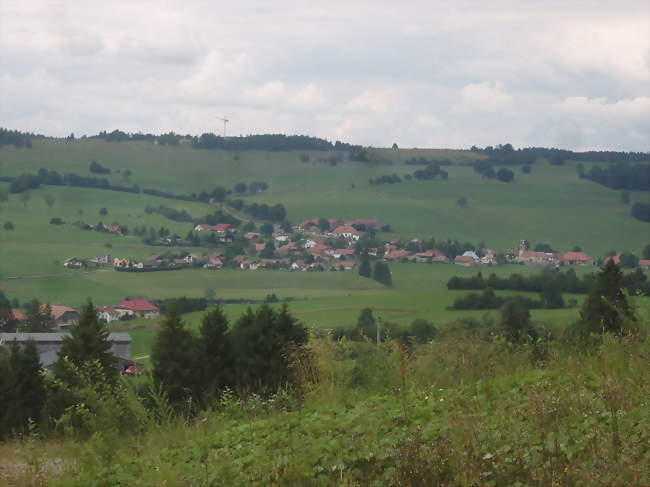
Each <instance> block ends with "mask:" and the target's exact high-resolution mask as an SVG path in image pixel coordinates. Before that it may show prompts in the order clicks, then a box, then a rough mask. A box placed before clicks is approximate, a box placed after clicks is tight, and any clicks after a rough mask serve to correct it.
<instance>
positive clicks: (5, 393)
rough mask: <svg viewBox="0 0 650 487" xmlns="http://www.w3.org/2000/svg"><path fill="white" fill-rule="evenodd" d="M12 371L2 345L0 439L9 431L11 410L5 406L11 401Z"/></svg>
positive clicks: (0, 353) (0, 360) (0, 359)
mask: <svg viewBox="0 0 650 487" xmlns="http://www.w3.org/2000/svg"><path fill="white" fill-rule="evenodd" d="M13 385H14V381H13V373H12V369H11V364H10V363H9V356H8V354H7V352H6V351H5V349H4V347H0V405H1V406H0V439H3V438H6V437H7V436H9V434H10V431H11V411H12V409H11V408H9V407H7V405H10V404H12V403H13V398H14V389H13Z"/></svg>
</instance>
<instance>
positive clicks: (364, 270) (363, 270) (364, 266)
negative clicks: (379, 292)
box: [359, 250, 372, 277]
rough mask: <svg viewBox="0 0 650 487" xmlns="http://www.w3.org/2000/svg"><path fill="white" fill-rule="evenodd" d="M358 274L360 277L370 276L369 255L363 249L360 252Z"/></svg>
mask: <svg viewBox="0 0 650 487" xmlns="http://www.w3.org/2000/svg"><path fill="white" fill-rule="evenodd" d="M359 275H360V276H362V277H371V276H372V269H371V267H370V257H369V256H368V252H366V251H365V250H364V252H363V253H362V254H361V265H360V266H359Z"/></svg>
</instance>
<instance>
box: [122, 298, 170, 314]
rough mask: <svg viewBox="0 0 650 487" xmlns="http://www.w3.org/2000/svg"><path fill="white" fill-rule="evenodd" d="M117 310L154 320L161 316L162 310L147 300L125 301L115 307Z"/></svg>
mask: <svg viewBox="0 0 650 487" xmlns="http://www.w3.org/2000/svg"><path fill="white" fill-rule="evenodd" d="M114 308H115V309H116V310H118V311H119V310H125V311H126V312H127V314H130V315H135V316H140V317H143V318H153V317H155V316H158V315H160V309H158V306H156V305H155V304H153V303H150V302H149V301H148V300H146V299H125V300H123V301H122V302H121V303H120V304H118V305H116V306H114Z"/></svg>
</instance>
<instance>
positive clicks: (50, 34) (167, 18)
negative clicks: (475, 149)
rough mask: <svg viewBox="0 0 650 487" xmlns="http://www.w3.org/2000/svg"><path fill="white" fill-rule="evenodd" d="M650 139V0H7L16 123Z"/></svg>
mask: <svg viewBox="0 0 650 487" xmlns="http://www.w3.org/2000/svg"><path fill="white" fill-rule="evenodd" d="M219 117H227V118H228V119H229V120H230V122H229V123H228V126H227V133H228V135H240V134H242V135H244V134H252V133H287V134H306V135H314V136H318V137H323V138H327V139H329V140H342V141H346V142H351V143H356V144H362V145H372V146H390V145H392V144H393V143H397V144H398V145H399V146H400V147H439V148H469V147H470V146H472V145H477V146H480V147H483V146H486V145H496V144H505V143H512V144H513V145H514V146H515V147H524V146H553V147H561V148H566V149H573V150H588V149H598V150H600V149H610V150H628V151H648V150H650V2H648V1H647V0H641V1H631V0H620V1H613V0H612V1H608V0H598V1H587V0H584V1H583V0H573V1H569V0H563V1H557V0H544V1H535V0H528V1H521V0H517V1H514V0H493V1H491V2H485V1H469V0H456V1H451V0H449V1H444V2H442V1H436V0H428V1H420V0H407V1H405V2H395V1H394V0H392V1H384V0H371V1H363V0H360V1H354V0H346V1H339V0H328V1H311V0H310V1H291V0H274V1H272V2H269V1H252V0H237V1H219V0H205V1H204V0H183V1H180V0H155V1H146V0H114V1H110V2H107V1H105V0H102V1H93V0H83V1H77V0H61V1H56V0H49V1H39V0H30V1H25V0H20V1H14V0H2V1H1V2H0V126H4V127H7V128H11V129H18V130H25V131H30V132H35V133H41V134H46V135H54V136H65V135H68V134H70V133H71V132H73V133H74V134H75V135H76V136H80V135H83V134H87V135H90V134H96V133H97V132H99V131H101V130H108V131H110V130H113V129H120V130H123V131H127V132H144V133H146V132H151V133H162V132H169V131H174V132H176V133H182V134H188V133H189V134H201V133H203V132H216V133H220V132H221V131H222V130H223V123H222V122H221V121H220V120H219Z"/></svg>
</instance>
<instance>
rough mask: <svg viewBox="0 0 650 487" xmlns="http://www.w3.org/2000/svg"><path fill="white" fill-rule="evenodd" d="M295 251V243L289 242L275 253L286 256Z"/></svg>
mask: <svg viewBox="0 0 650 487" xmlns="http://www.w3.org/2000/svg"><path fill="white" fill-rule="evenodd" d="M294 250H296V244H295V242H289V243H288V244H286V245H282V246H281V247H278V248H277V250H276V252H277V253H278V255H288V254H289V253H290V252H293V251H294Z"/></svg>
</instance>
